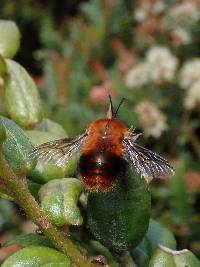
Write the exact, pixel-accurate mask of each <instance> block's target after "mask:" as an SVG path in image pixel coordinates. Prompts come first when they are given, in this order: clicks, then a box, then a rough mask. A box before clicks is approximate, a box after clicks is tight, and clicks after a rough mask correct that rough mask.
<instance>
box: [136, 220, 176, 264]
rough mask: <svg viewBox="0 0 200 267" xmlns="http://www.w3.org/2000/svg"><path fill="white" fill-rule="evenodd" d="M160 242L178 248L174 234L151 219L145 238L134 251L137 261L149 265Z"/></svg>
mask: <svg viewBox="0 0 200 267" xmlns="http://www.w3.org/2000/svg"><path fill="white" fill-rule="evenodd" d="M158 244H161V245H163V246H167V247H169V248H171V249H176V240H175V238H174V236H173V234H172V233H171V232H170V231H169V230H168V229H166V228H165V227H163V226H162V225H161V224H160V223H158V222H156V221H154V220H152V219H150V224H149V228H148V231H147V233H146V235H145V237H144V239H143V240H142V242H141V243H140V244H139V245H138V246H137V247H136V248H135V249H134V250H133V251H132V256H133V258H134V260H135V262H136V263H137V264H138V265H139V266H141V267H144V266H147V264H148V262H149V260H150V257H151V256H152V253H153V252H154V250H155V248H156V247H157V246H158Z"/></svg>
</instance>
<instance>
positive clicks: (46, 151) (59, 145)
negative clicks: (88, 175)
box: [29, 133, 87, 166]
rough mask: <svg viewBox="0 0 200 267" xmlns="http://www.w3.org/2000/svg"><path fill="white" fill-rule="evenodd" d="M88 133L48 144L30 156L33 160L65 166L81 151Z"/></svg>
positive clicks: (42, 145)
mask: <svg viewBox="0 0 200 267" xmlns="http://www.w3.org/2000/svg"><path fill="white" fill-rule="evenodd" d="M86 136H87V134H86V133H84V134H82V135H79V136H76V137H73V138H64V139H59V140H55V141H51V142H47V143H44V144H41V145H39V146H38V147H36V148H35V149H34V150H33V151H32V152H31V153H30V154H29V158H31V159H41V160H42V161H45V162H48V161H51V162H54V163H55V164H56V165H58V166H64V165H66V164H67V162H68V161H69V160H70V159H71V158H72V157H73V156H74V155H75V154H76V153H78V152H79V151H80V149H81V147H82V145H83V142H84V140H85V137H86Z"/></svg>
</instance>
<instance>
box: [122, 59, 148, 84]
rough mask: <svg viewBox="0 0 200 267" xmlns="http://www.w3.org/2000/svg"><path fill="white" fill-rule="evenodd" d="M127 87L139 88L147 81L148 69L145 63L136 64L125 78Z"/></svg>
mask: <svg viewBox="0 0 200 267" xmlns="http://www.w3.org/2000/svg"><path fill="white" fill-rule="evenodd" d="M124 81H125V84H126V85H127V87H130V88H132V87H140V86H143V85H144V84H146V83H147V82H148V81H149V69H148V66H147V64H146V63H138V64H136V65H135V66H134V67H133V68H132V69H130V70H129V71H128V73H127V74H126V76H125V80H124Z"/></svg>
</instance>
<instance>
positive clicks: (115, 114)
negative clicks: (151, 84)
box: [113, 97, 126, 118]
mask: <svg viewBox="0 0 200 267" xmlns="http://www.w3.org/2000/svg"><path fill="white" fill-rule="evenodd" d="M124 100H126V98H124V97H123V98H122V99H121V101H120V102H119V105H118V107H117V109H116V110H115V113H114V116H113V117H114V118H116V117H117V113H118V111H119V108H120V107H121V105H122V103H123V102H124Z"/></svg>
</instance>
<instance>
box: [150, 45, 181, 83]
mask: <svg viewBox="0 0 200 267" xmlns="http://www.w3.org/2000/svg"><path fill="white" fill-rule="evenodd" d="M146 58H147V64H148V65H149V69H150V70H151V75H150V79H151V80H152V81H154V82H155V83H160V82H164V81H172V80H173V79H174V76H175V72H176V69H177V67H178V59H177V58H176V57H175V56H174V55H172V53H171V52H170V50H169V49H168V48H166V47H162V46H154V47H152V48H150V49H149V51H148V52H147V55H146Z"/></svg>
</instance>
